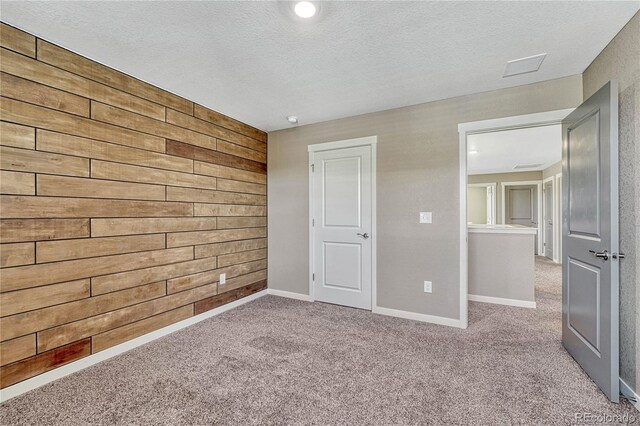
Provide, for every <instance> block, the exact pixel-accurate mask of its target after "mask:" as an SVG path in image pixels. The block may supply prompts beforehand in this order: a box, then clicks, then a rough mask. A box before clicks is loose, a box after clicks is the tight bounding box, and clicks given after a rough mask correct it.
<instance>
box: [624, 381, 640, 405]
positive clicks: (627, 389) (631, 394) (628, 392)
mask: <svg viewBox="0 0 640 426" xmlns="http://www.w3.org/2000/svg"><path fill="white" fill-rule="evenodd" d="M620 393H621V394H622V395H624V396H625V397H626V398H627V399H629V402H630V403H631V405H633V406H634V407H636V410H638V411H640V395H638V394H637V393H636V392H635V391H634V390H633V389H631V386H629V385H628V384H626V383H625V381H624V380H622V379H620ZM633 399H635V400H636V402H633V401H632V400H633Z"/></svg>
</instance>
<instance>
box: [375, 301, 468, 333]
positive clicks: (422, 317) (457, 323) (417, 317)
mask: <svg viewBox="0 0 640 426" xmlns="http://www.w3.org/2000/svg"><path fill="white" fill-rule="evenodd" d="M371 311H372V312H373V313H374V314H380V315H388V316H390V317H398V318H404V319H409V320H414V321H421V322H428V323H431V324H438V325H446V326H449V327H457V328H467V325H466V324H464V323H463V321H461V320H459V319H455V318H446V317H439V316H436V315H426V314H418V313H416V312H409V311H401V310H398V309H391V308H383V307H381V306H374V307H373V309H372V310H371Z"/></svg>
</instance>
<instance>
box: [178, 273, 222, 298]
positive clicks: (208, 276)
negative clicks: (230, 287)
mask: <svg viewBox="0 0 640 426" xmlns="http://www.w3.org/2000/svg"><path fill="white" fill-rule="evenodd" d="M219 279H220V271H218V270H212V271H204V272H198V273H196V274H191V275H185V276H184V277H178V278H172V279H170V280H167V293H168V294H171V293H177V292H179V291H183V290H188V289H190V288H194V287H199V286H201V285H206V284H213V283H216V282H217V281H218V280H219Z"/></svg>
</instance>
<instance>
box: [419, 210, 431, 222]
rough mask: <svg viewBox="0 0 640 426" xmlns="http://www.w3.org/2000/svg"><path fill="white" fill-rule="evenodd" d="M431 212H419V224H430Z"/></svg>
mask: <svg viewBox="0 0 640 426" xmlns="http://www.w3.org/2000/svg"><path fill="white" fill-rule="evenodd" d="M431 219H432V215H431V212H420V223H431Z"/></svg>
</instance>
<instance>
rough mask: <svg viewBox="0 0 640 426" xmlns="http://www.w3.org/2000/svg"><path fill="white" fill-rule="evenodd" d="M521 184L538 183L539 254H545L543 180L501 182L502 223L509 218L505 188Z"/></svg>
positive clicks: (504, 223)
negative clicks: (507, 215) (543, 242)
mask: <svg viewBox="0 0 640 426" xmlns="http://www.w3.org/2000/svg"><path fill="white" fill-rule="evenodd" d="M521 185H536V188H537V191H538V194H537V198H538V200H537V201H538V202H537V204H538V208H537V210H538V212H537V213H538V214H537V216H538V226H537V229H538V256H544V253H543V254H541V253H542V248H543V247H542V235H541V234H542V221H541V220H540V218H541V217H542V181H541V180H524V181H521V182H502V183H501V184H500V188H501V190H502V192H501V196H502V200H501V201H502V203H501V204H502V224H503V225H506V220H507V218H506V217H505V216H506V214H505V213H506V210H507V207H506V204H505V192H506V191H505V189H506V187H507V186H521ZM532 228H533V226H532Z"/></svg>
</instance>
